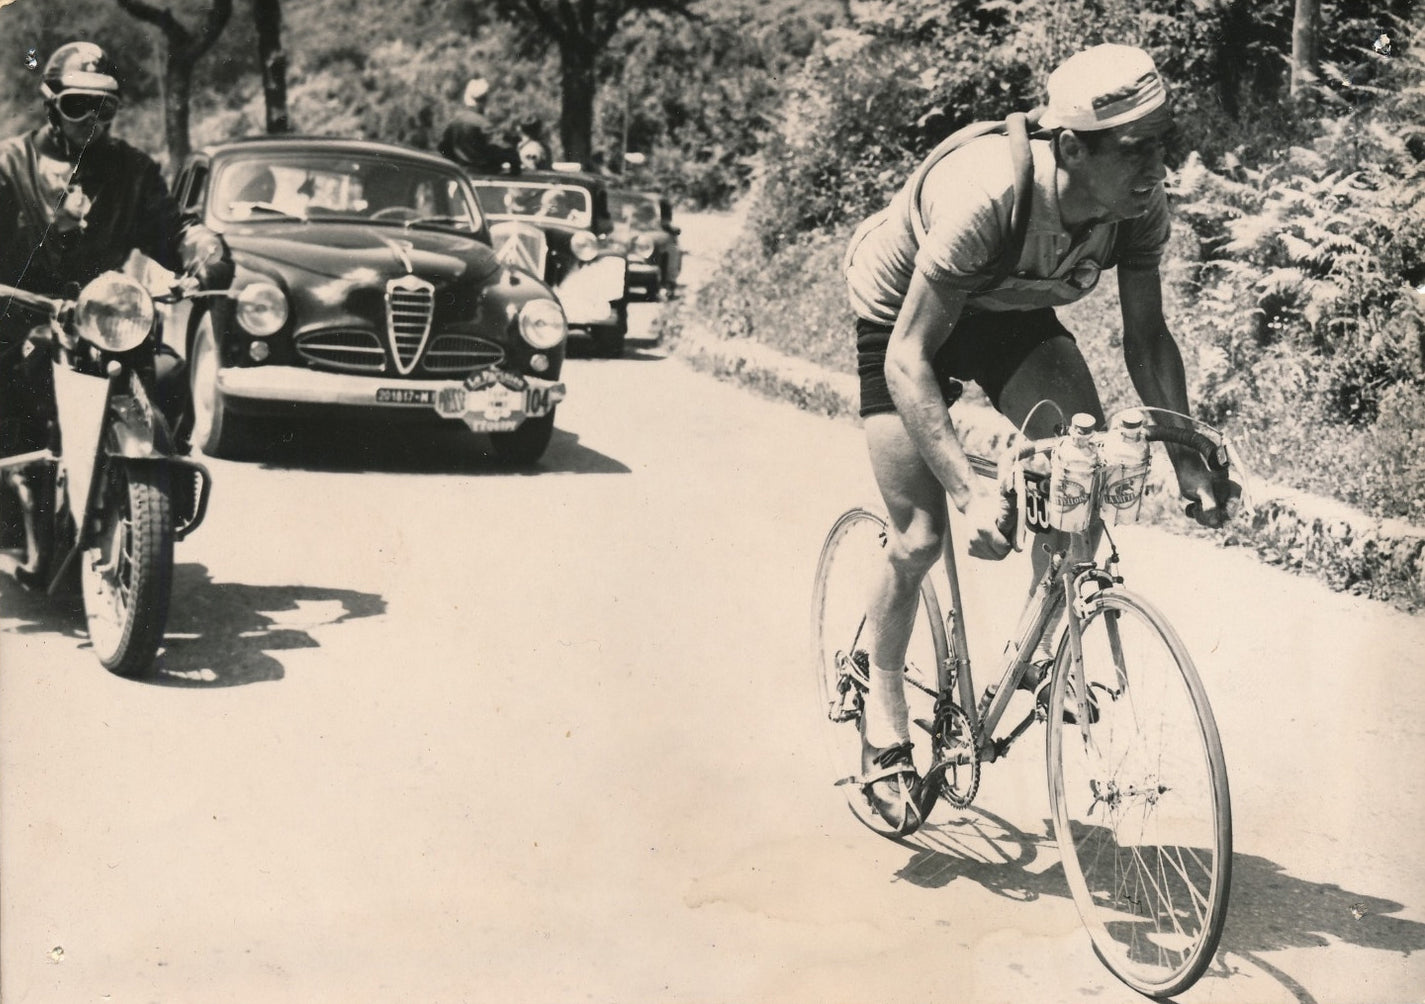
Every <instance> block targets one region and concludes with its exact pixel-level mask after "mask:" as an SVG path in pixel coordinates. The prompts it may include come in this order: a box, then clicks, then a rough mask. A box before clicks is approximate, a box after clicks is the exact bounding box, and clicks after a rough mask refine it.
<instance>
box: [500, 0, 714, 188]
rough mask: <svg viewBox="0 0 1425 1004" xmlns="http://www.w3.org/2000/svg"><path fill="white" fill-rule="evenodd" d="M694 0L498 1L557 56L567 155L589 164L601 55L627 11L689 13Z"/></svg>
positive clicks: (503, 10)
mask: <svg viewBox="0 0 1425 1004" xmlns="http://www.w3.org/2000/svg"><path fill="white" fill-rule="evenodd" d="M690 3H691V0H494V3H493V7H494V9H495V10H496V11H498V12H499V13H500V14H501V15H502V16H503V17H505V18H506V19H508V20H509V21H511V22H513V23H514V24H516V25H519V26H521V27H522V28H523V29H525V30H526V31H527V32H530V33H531V34H533V35H536V36H542V37H543V38H544V39H545V40H547V41H548V43H549V44H550V45H552V46H553V48H554V49H555V51H556V52H557V53H558V56H559V92H560V112H559V140H560V144H561V145H562V146H563V149H564V156H565V157H567V158H568V159H570V160H576V161H579V162H580V163H584V164H588V163H589V162H590V160H591V154H592V153H593V132H594V98H595V95H596V93H597V91H598V85H599V79H598V74H597V72H596V70H597V64H598V59H599V56H600V55H601V54H602V53H603V52H604V50H605V49H606V48H607V47H608V45H609V42H610V40H612V39H613V37H614V35H615V34H616V33H617V32H618V31H619V29H620V26H621V25H622V24H623V22H624V18H625V16H626V15H629V14H632V13H634V12H636V11H665V12H668V13H673V14H680V15H683V16H687V15H688V14H689V5H690Z"/></svg>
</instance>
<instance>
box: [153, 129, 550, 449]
mask: <svg viewBox="0 0 1425 1004" xmlns="http://www.w3.org/2000/svg"><path fill="white" fill-rule="evenodd" d="M174 192H175V194H176V196H177V198H178V200H179V202H180V204H181V205H182V207H183V209H184V211H185V212H186V213H189V214H192V215H194V216H197V217H198V218H200V219H201V220H202V221H203V222H204V223H206V224H207V225H208V226H209V227H211V228H213V229H214V230H216V231H219V232H220V233H222V234H223V236H224V238H225V239H226V240H227V242H228V245H229V246H230V247H231V248H232V251H233V258H234V261H235V263H236V266H237V270H236V277H235V279H234V282H233V286H232V290H231V294H232V295H231V296H230V297H213V298H207V299H204V300H200V301H198V302H199V303H200V304H203V305H204V306H202V307H201V308H194V309H193V310H192V311H190V312H187V316H184V315H177V316H175V319H174V327H175V328H176V330H177V331H179V332H182V333H183V335H184V338H185V342H186V348H187V355H188V359H189V362H190V373H191V379H192V383H193V398H194V408H195V413H196V419H197V422H196V428H195V430H194V442H195V443H197V444H198V445H199V447H200V448H201V449H202V450H203V451H204V452H205V453H208V454H212V455H216V456H221V455H223V454H228V453H237V452H243V451H244V450H245V449H247V448H249V447H250V446H252V445H253V444H252V443H251V441H250V436H248V435H246V434H247V433H248V432H249V431H250V430H249V429H247V428H245V425H246V423H247V420H249V419H251V418H252V417H254V416H295V415H298V414H302V413H305V412H313V411H319V412H322V413H327V414H332V415H338V416H340V417H342V418H343V419H361V418H374V419H376V420H377V421H383V422H388V423H389V422H392V421H395V420H415V421H418V422H420V421H424V422H435V423H438V422H442V421H459V422H463V423H464V424H465V425H466V426H468V427H469V428H470V429H471V430H472V431H474V432H479V433H487V434H488V435H489V438H490V444H491V447H492V449H493V450H494V453H495V455H496V456H497V457H499V458H501V459H504V460H507V461H510V462H516V463H529V462H533V461H534V460H536V459H538V457H539V456H540V455H541V454H543V452H544V449H545V447H546V446H547V445H548V443H549V440H550V435H551V433H552V430H553V427H554V413H555V406H556V405H557V404H558V403H559V401H560V400H562V399H563V397H564V385H563V384H562V383H560V382H559V371H560V369H561V367H562V366H563V362H564V352H565V346H566V336H567V326H566V324H565V320H564V313H563V310H562V309H561V308H560V306H559V303H558V300H557V299H556V298H555V297H554V295H553V293H552V292H551V291H550V289H549V288H548V287H547V286H546V285H545V284H544V283H543V282H541V281H539V280H538V279H536V278H534V277H532V276H530V275H529V274H527V273H526V272H524V271H521V270H519V269H515V268H511V267H509V266H508V265H505V264H502V263H501V262H500V261H499V260H497V259H496V257H495V253H494V250H493V248H492V247H491V246H490V236H489V231H488V229H487V227H486V223H485V219H484V217H483V216H482V214H481V212H480V207H479V202H478V200H477V199H476V197H475V193H474V192H473V191H472V190H471V188H470V183H469V181H468V180H467V179H466V178H465V176H464V175H463V174H462V173H461V172H460V170H459V169H458V168H456V167H455V166H454V165H452V164H451V163H450V162H449V161H447V160H445V159H443V158H441V157H436V156H432V155H429V154H422V153H418V152H415V151H411V150H406V149H403V148H401V147H394V146H386V145H384V144H377V143H368V142H361V141H354V140H335V139H318V138H306V137H280V138H279V137H272V138H260V139H252V140H240V141H236V142H233V143H228V144H225V145H222V146H215V147H211V148H208V149H205V150H203V151H201V152H199V153H196V154H194V155H192V156H191V157H190V158H189V159H188V160H187V161H186V162H185V164H184V166H183V169H182V171H181V172H180V173H179V176H178V178H177V180H176V182H175V184H174ZM168 337H169V338H170V340H173V338H174V336H173V335H171V334H170V335H169V336H168Z"/></svg>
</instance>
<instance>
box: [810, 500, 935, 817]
mask: <svg viewBox="0 0 1425 1004" xmlns="http://www.w3.org/2000/svg"><path fill="white" fill-rule="evenodd" d="M885 546H886V521H885V519H884V518H882V517H881V516H879V515H877V514H875V513H873V512H871V511H869V510H867V509H859V508H858V509H851V510H848V511H847V512H845V513H843V514H842V515H841V517H840V518H839V519H837V521H836V522H835V524H833V525H832V527H831V531H830V532H829V533H828V534H827V536H826V542H825V543H824V544H823V545H822V549H821V558H820V560H819V561H818V562H817V568H816V581H815V583H814V584H813V587H812V608H811V646H812V657H813V661H814V669H815V672H816V682H817V695H818V698H819V700H820V711H821V716H822V721H823V723H824V728H823V729H822V734H823V736H824V737H825V740H826V747H827V751H828V754H829V756H830V762H831V764H832V765H833V768H834V770H835V780H836V782H837V784H839V785H840V786H841V790H842V792H843V793H844V794H845V796H846V802H847V805H849V806H850V807H851V811H852V813H853V814H855V816H856V818H857V819H859V820H860V821H861V822H863V823H865V824H866V825H867V826H869V827H870V828H871V829H873V830H875V831H876V832H877V833H880V834H883V835H893V834H894V833H895V829H894V828H893V827H889V826H887V825H886V823H885V821H884V820H883V819H881V817H880V816H878V815H877V814H876V813H875V812H873V811H872V809H871V805H870V802H869V801H867V799H866V796H865V794H864V793H863V792H862V789H861V786H860V785H858V784H856V783H854V779H855V778H857V777H859V776H860V773H861V733H860V721H861V714H862V710H863V708H864V701H865V695H866V686H867V682H868V679H869V678H868V671H867V666H868V662H869V653H868V649H867V642H868V638H867V632H866V599H867V597H868V595H869V591H870V588H871V585H872V583H873V582H874V581H875V576H876V573H877V570H878V569H879V568H880V567H881V566H882V563H883V562H884V561H885V556H884V553H883V552H884V550H885ZM945 655H946V643H945V628H944V626H943V625H942V624H941V623H940V604H939V601H938V600H937V599H936V595H935V589H934V587H933V586H932V585H931V583H930V581H929V579H927V580H926V581H925V583H923V584H922V586H921V590H920V616H918V617H917V618H916V623H915V629H914V631H913V632H912V634H911V639H910V647H909V649H908V650H907V651H906V665H905V672H906V703H907V704H908V706H909V708H910V717H911V720H912V722H914V721H916V720H920V721H924V722H929V721H931V720H932V719H933V718H934V710H933V709H934V703H935V695H936V693H937V687H938V674H937V670H938V667H939V666H940V665H941V664H942V662H943V661H944V659H945ZM912 738H914V739H915V740H916V743H915V759H916V766H917V767H918V768H919V770H920V772H921V773H922V774H924V773H925V770H926V768H928V767H929V765H930V762H931V742H930V739H929V737H928V736H912Z"/></svg>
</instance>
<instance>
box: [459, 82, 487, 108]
mask: <svg viewBox="0 0 1425 1004" xmlns="http://www.w3.org/2000/svg"><path fill="white" fill-rule="evenodd" d="M489 93H490V81H488V80H486V79H485V78H484V77H475V78H473V79H471V80H470V82H469V83H467V84H466V85H465V96H464V98H463V99H462V100H464V102H465V103H466V104H467V105H474V104H475V102H477V101H479V100H480V99H481V98H483V97H484V96H485V95H486V94H489Z"/></svg>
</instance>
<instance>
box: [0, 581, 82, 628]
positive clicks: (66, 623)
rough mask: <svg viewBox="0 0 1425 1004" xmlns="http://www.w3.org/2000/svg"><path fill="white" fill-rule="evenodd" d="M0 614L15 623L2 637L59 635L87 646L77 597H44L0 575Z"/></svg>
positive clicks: (80, 605)
mask: <svg viewBox="0 0 1425 1004" xmlns="http://www.w3.org/2000/svg"><path fill="white" fill-rule="evenodd" d="M0 615H3V616H4V617H5V619H6V620H11V619H13V620H14V621H15V623H14V624H13V625H11V626H9V627H7V628H5V630H4V632H3V633H4V634H62V635H64V636H65V637H68V638H74V639H78V640H81V641H84V642H85V643H86V644H87V643H88V638H89V632H88V630H87V629H86V627H85V624H84V606H83V604H82V603H81V601H80V600H79V598H78V597H77V596H73V597H69V596H53V597H52V596H46V595H45V594H44V593H42V592H36V591H34V590H30V589H26V588H24V587H23V586H21V585H20V584H19V583H18V582H16V581H15V580H14V579H11V578H8V577H6V576H0Z"/></svg>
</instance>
